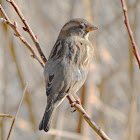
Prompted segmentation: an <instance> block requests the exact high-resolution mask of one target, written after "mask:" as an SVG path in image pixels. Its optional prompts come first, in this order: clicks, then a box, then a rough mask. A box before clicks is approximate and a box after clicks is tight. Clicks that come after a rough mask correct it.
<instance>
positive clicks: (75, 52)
mask: <svg viewBox="0 0 140 140" xmlns="http://www.w3.org/2000/svg"><path fill="white" fill-rule="evenodd" d="M97 29H98V28H97V27H94V26H93V25H91V24H90V23H89V22H88V21H86V20H84V19H81V18H77V19H72V20H70V21H69V22H67V23H66V24H65V25H64V26H63V28H62V29H61V32H60V34H59V36H58V39H57V41H56V43H55V45H54V47H53V49H52V51H51V54H50V57H49V60H48V62H47V63H46V64H45V68H44V76H45V83H46V95H47V107H46V110H45V113H44V116H43V119H42V121H41V123H40V125H39V130H42V129H44V131H46V132H47V131H49V129H50V126H51V121H52V118H53V115H54V112H55V110H56V108H57V107H58V106H59V104H60V103H61V102H62V101H63V100H64V99H65V97H66V96H67V95H69V94H74V93H76V92H77V91H78V90H79V89H80V87H81V86H82V85H83V84H84V82H85V79H86V77H87V74H88V69H89V64H90V63H91V60H92V57H93V46H92V44H91V42H90V41H89V40H88V33H89V32H90V31H93V30H97Z"/></svg>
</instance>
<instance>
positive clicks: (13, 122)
mask: <svg viewBox="0 0 140 140" xmlns="http://www.w3.org/2000/svg"><path fill="white" fill-rule="evenodd" d="M27 86H28V84H26V86H25V88H24V91H23V94H22V98H21V100H20V103H19V106H18V109H17V111H16V115H15V117H14V119H13V121H12V124H11V128H10V130H9V133H8V137H7V140H9V138H10V134H11V132H12V129H13V126H14V124H15V121H16V118H17V115H18V112H19V109H20V107H21V104H22V101H23V99H24V95H25V93H26V89H27Z"/></svg>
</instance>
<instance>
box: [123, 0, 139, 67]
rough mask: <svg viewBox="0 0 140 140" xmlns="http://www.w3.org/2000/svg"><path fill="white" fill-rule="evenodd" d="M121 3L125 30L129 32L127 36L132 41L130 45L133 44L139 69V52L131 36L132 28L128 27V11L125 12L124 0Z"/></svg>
mask: <svg viewBox="0 0 140 140" xmlns="http://www.w3.org/2000/svg"><path fill="white" fill-rule="evenodd" d="M121 5H122V9H123V14H124V24H125V26H126V28H127V31H128V34H129V37H130V40H131V43H132V46H133V52H134V55H135V57H136V60H137V62H138V65H139V69H140V56H139V53H138V47H137V45H136V42H135V40H134V36H133V32H132V29H131V27H130V23H129V18H128V13H127V9H126V5H125V2H124V0H121Z"/></svg>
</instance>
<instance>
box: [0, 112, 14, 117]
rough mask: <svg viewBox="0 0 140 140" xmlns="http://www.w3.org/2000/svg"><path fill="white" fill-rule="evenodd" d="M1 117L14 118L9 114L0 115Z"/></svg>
mask: <svg viewBox="0 0 140 140" xmlns="http://www.w3.org/2000/svg"><path fill="white" fill-rule="evenodd" d="M0 117H8V118H12V116H11V115H9V114H2V113H1V114H0Z"/></svg>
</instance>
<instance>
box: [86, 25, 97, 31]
mask: <svg viewBox="0 0 140 140" xmlns="http://www.w3.org/2000/svg"><path fill="white" fill-rule="evenodd" d="M97 29H98V28H97V27H95V26H93V25H89V26H87V31H93V30H97Z"/></svg>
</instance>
